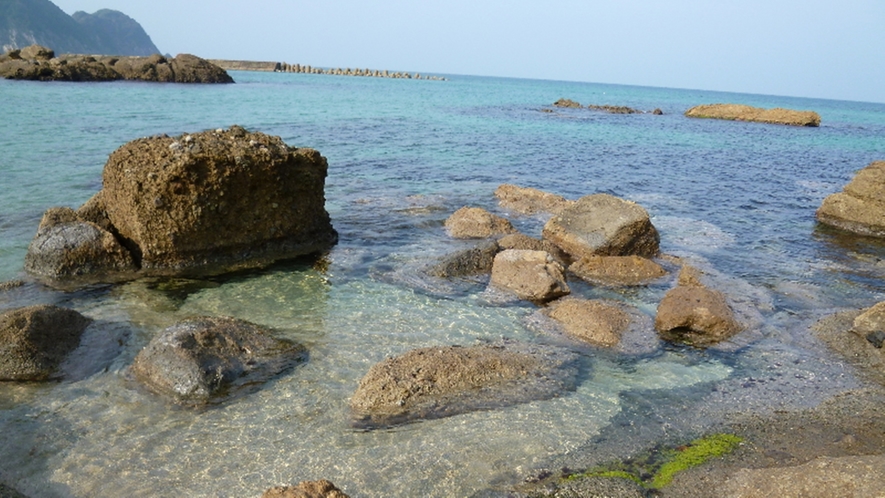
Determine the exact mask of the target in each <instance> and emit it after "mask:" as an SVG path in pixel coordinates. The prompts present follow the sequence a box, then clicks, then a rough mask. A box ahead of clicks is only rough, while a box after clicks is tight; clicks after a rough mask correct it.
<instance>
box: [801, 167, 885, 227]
mask: <svg viewBox="0 0 885 498" xmlns="http://www.w3.org/2000/svg"><path fill="white" fill-rule="evenodd" d="M816 215H817V220H818V221H819V222H821V223H824V224H826V225H830V226H834V227H836V228H840V229H842V230H847V231H849V232H854V233H858V234H861V235H869V236H874V237H885V161H875V162H873V163H871V164H870V165H869V166H867V167H865V168H864V169H862V170H860V171H858V172H857V174H856V175H854V178H852V180H851V182H849V183H848V185H846V186H845V188H843V189H842V192H838V193H835V194H832V195H829V196H827V197H826V198H825V199H824V201H823V203H822V204H821V206H820V208H819V209H818V210H817V213H816Z"/></svg>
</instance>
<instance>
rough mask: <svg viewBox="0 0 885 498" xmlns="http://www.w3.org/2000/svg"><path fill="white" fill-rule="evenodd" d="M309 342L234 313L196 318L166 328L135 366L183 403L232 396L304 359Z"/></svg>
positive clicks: (158, 389) (145, 380)
mask: <svg viewBox="0 0 885 498" xmlns="http://www.w3.org/2000/svg"><path fill="white" fill-rule="evenodd" d="M305 355H306V350H305V349H304V347H302V346H300V345H298V344H293V343H291V342H287V341H283V340H280V339H276V338H274V337H273V336H272V334H271V331H270V330H268V329H266V328H265V327H262V326H260V325H256V324H254V323H250V322H247V321H244V320H238V319H235V318H229V317H195V318H190V319H187V320H183V321H181V322H179V323H176V324H174V325H172V326H171V327H169V328H167V329H165V330H163V331H162V332H161V333H160V334H158V335H157V336H156V337H154V339H153V340H151V342H150V343H148V345H147V346H145V347H144V349H142V350H141V351H140V352H139V353H138V355H137V356H136V357H135V361H134V362H133V364H132V367H131V370H132V373H133V374H134V376H135V378H136V379H137V380H138V381H139V382H141V383H142V384H144V385H145V386H146V387H147V388H148V389H150V390H151V391H153V392H155V393H157V394H160V395H163V396H166V397H168V398H170V399H171V400H172V401H174V402H176V403H178V404H183V405H192V406H196V405H203V404H206V403H210V402H211V403H216V402H219V401H223V400H225V399H227V398H228V397H229V396H230V395H231V394H232V393H233V392H234V391H235V390H237V389H240V388H243V387H245V386H247V385H252V386H254V385H256V384H258V383H260V382H263V381H265V380H267V379H268V378H270V377H271V376H274V375H276V374H278V373H280V372H282V371H284V370H286V369H288V368H290V367H291V366H293V365H295V364H296V363H298V362H299V361H302V360H303V359H304V357H305Z"/></svg>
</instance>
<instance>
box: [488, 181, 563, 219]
mask: <svg viewBox="0 0 885 498" xmlns="http://www.w3.org/2000/svg"><path fill="white" fill-rule="evenodd" d="M495 197H497V198H498V204H499V205H500V206H501V207H502V208H505V209H510V210H512V211H516V212H517V213H521V214H535V213H540V212H546V213H553V214H559V213H560V212H561V211H562V210H563V209H565V208H566V207H568V206H569V205H571V204H573V203H574V201H570V200H568V199H566V198H565V197H562V196H561V195H556V194H551V193H549V192H544V191H542V190H538V189H534V188H529V187H519V186H517V185H510V184H506V183H505V184H503V185H501V186H499V187H498V188H497V189H495Z"/></svg>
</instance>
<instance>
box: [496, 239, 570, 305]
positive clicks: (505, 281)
mask: <svg viewBox="0 0 885 498" xmlns="http://www.w3.org/2000/svg"><path fill="white" fill-rule="evenodd" d="M490 285H491V286H493V287H497V288H499V289H503V290H506V291H509V292H512V293H514V294H516V296H517V297H519V298H520V299H525V300H528V301H532V302H546V301H550V300H552V299H556V298H558V297H561V296H564V295H566V294H568V293H569V292H571V291H570V289H569V287H568V284H567V283H566V280H565V270H564V269H563V267H562V265H560V264H559V263H557V262H556V261H555V260H554V259H553V257H552V256H550V254H548V253H546V252H544V251H526V250H519V249H507V250H505V251H501V252H500V253H498V254H497V255H496V256H495V261H494V264H493V266H492V278H491V283H490Z"/></svg>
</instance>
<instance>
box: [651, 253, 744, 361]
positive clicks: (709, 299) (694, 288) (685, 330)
mask: <svg viewBox="0 0 885 498" xmlns="http://www.w3.org/2000/svg"><path fill="white" fill-rule="evenodd" d="M741 328H742V327H741V324H740V323H738V321H737V319H736V318H735V316H734V312H733V311H732V309H731V307H730V306H729V304H728V302H727V300H726V299H725V295H724V294H722V293H721V292H719V291H717V290H714V289H709V288H707V287H706V286H705V285H703V284H702V283H701V282H700V280H699V277H698V271H697V270H696V269H695V268H692V267H689V266H686V267H684V268H683V270H682V271H681V272H680V275H679V282H678V285H677V286H676V287H675V288H673V289H671V290H670V291H668V292H667V294H665V295H664V298H663V299H662V300H661V303H660V304H659V305H658V311H657V315H656V316H655V329H656V330H657V331H658V332H659V333H660V334H661V336H662V337H664V338H665V339H667V340H669V341H673V342H686V343H688V344H692V345H695V346H708V345H711V344H716V343H718V342H721V341H724V340H726V339H728V338H730V337H731V336H733V335H734V334H736V333H738V332H740V331H741Z"/></svg>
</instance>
